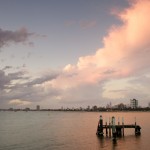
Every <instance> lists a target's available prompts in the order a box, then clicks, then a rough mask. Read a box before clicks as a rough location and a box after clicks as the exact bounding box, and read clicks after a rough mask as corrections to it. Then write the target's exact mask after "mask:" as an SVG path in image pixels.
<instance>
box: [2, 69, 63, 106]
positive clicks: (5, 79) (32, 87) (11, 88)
mask: <svg viewBox="0 0 150 150" xmlns="http://www.w3.org/2000/svg"><path fill="white" fill-rule="evenodd" d="M10 67H11V66H6V67H5V68H10ZM26 74H27V73H26V72H24V71H18V72H13V73H8V74H6V73H5V71H4V70H0V95H1V99H0V104H3V106H4V104H5V105H7V104H8V103H9V101H11V100H13V99H21V100H22V99H23V100H26V101H28V102H40V101H43V100H45V99H52V98H53V97H55V96H59V95H60V92H61V91H60V90H59V89H56V88H53V87H51V86H48V87H47V88H46V89H45V87H43V86H42V83H44V82H46V81H51V80H53V79H55V78H57V76H58V75H59V73H54V72H52V73H49V74H46V75H43V76H42V77H38V78H35V79H32V78H31V77H27V75H26ZM13 81H15V82H13Z"/></svg>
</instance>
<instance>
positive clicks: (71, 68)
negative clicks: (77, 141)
mask: <svg viewBox="0 0 150 150" xmlns="http://www.w3.org/2000/svg"><path fill="white" fill-rule="evenodd" d="M0 3H1V4H0V18H1V21H0V108H10V107H13V108H26V107H30V108H35V107H36V105H40V106H41V107H42V108H60V107H64V108H67V107H80V106H82V107H87V106H88V105H90V106H93V105H97V106H106V104H108V103H110V102H111V103H112V105H115V104H118V103H124V104H129V102H130V99H133V98H136V99H138V100H139V105H140V106H148V103H149V102H150V92H149V91H150V64H149V63H150V17H149V14H150V0H13V1H10V0H1V1H0Z"/></svg>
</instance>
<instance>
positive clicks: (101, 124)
mask: <svg viewBox="0 0 150 150" xmlns="http://www.w3.org/2000/svg"><path fill="white" fill-rule="evenodd" d="M96 134H97V135H99V136H103V134H104V133H103V118H102V116H101V115H100V120H99V123H98V127H97V133H96Z"/></svg>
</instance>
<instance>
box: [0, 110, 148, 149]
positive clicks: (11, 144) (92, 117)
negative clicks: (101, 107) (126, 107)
mask: <svg viewBox="0 0 150 150" xmlns="http://www.w3.org/2000/svg"><path fill="white" fill-rule="evenodd" d="M100 114H101V115H102V116H103V119H104V120H105V119H106V118H109V117H112V116H113V115H114V116H115V117H116V118H118V117H120V118H121V117H122V116H123V117H124V122H125V123H130V124H133V123H134V118H135V116H136V119H137V124H139V125H140V126H141V127H142V130H141V133H142V134H141V136H138V137H135V135H134V130H133V129H126V130H125V137H124V138H119V139H118V140H117V143H116V144H113V143H112V140H111V138H106V137H104V138H103V139H100V138H99V137H97V136H96V134H95V133H96V129H97V123H98V120H99V116H100ZM149 118H150V113H148V112H147V113H146V112H140V113H139V112H128V113H120V112H117V113H99V112H0V150H99V149H102V150H127V149H128V150H149V149H150V140H149V139H150V120H149Z"/></svg>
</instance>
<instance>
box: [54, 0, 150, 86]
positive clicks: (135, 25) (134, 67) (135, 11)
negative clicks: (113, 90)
mask: <svg viewBox="0 0 150 150" xmlns="http://www.w3.org/2000/svg"><path fill="white" fill-rule="evenodd" d="M149 13H150V1H149V0H137V1H134V2H133V3H131V5H130V7H129V8H127V9H125V10H124V11H122V12H120V13H118V14H117V15H118V17H119V19H120V20H121V21H122V25H118V26H112V27H111V28H110V30H109V32H108V35H107V36H105V37H104V38H103V43H104V46H103V48H100V49H98V50H97V51H96V53H95V54H94V55H89V56H84V57H80V58H79V60H78V62H77V64H76V65H70V64H69V65H67V66H66V67H65V68H64V71H63V74H62V76H59V78H57V79H55V81H54V83H55V84H54V85H55V86H56V85H58V86H59V87H60V85H62V86H66V87H69V88H70V87H72V86H76V85H78V84H82V83H97V82H100V81H105V80H108V79H114V78H117V79H119V78H123V77H128V76H132V75H135V74H137V73H140V72H142V71H143V70H144V69H147V68H148V67H149V64H148V63H149V58H150V27H149V26H150V17H149ZM69 74H74V76H71V75H69ZM60 83H61V84H60Z"/></svg>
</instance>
